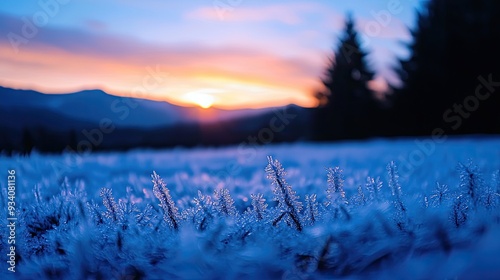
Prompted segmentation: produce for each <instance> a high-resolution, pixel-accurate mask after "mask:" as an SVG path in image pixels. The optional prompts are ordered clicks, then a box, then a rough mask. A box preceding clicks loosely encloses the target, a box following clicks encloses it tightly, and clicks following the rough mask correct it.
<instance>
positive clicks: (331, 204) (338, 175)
mask: <svg viewBox="0 0 500 280" xmlns="http://www.w3.org/2000/svg"><path fill="white" fill-rule="evenodd" d="M327 177H328V180H327V182H328V188H327V189H326V199H327V200H326V202H325V206H326V207H327V208H329V209H331V210H333V218H334V219H338V218H340V217H344V218H345V219H347V220H350V219H351V217H350V214H349V211H348V209H347V205H348V201H347V198H346V195H345V191H344V175H343V174H342V169H340V167H334V168H328V169H327Z"/></svg>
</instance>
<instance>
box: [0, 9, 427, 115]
mask: <svg viewBox="0 0 500 280" xmlns="http://www.w3.org/2000/svg"><path fill="white" fill-rule="evenodd" d="M39 3H46V5H45V6H44V5H40V4H39ZM422 3H423V1H421V0H380V1H378V0H377V1H362V0H351V1H331V0H330V1H327V0H325V1H295V0H293V1H290V0H288V1H261V0H251V1H250V0H220V1H219V0H215V1H214V0H210V1H208V0H205V1H153V0H145V1H144V0H143V1H136V0H109V1H97V0H87V1H78V0H59V1H56V0H41V1H40V2H39V1H16V2H15V3H13V1H8V2H5V1H3V2H2V3H1V4H0V85H2V86H8V87H15V88H24V89H36V90H40V91H44V92H48V93H61V92H71V91H75V90H80V89H90V88H100V89H103V90H106V91H107V92H109V93H112V94H116V95H125V96H136V97H143V98H150V99H156V100H165V101H168V102H171V103H174V104H178V105H199V106H202V107H209V106H211V105H213V106H215V107H219V108H226V109H238V108H256V107H264V106H279V105H285V104H289V103H295V104H297V105H301V106H308V107H310V106H314V105H315V102H316V101H315V99H314V98H313V93H314V91H315V90H317V89H319V88H320V77H321V75H322V74H323V72H324V68H325V65H326V63H327V58H328V57H329V56H330V55H331V53H332V49H333V48H334V47H335V46H336V44H337V42H338V36H339V35H340V34H341V32H342V28H343V24H344V20H345V14H346V13H347V12H348V11H351V12H352V13H353V15H354V18H355V19H356V21H357V27H358V30H359V31H360V32H361V33H362V34H363V36H362V41H363V46H364V47H365V49H368V50H370V51H372V53H371V55H370V56H369V62H370V65H371V66H372V67H373V68H374V69H375V70H376V71H377V73H378V76H377V81H376V82H375V83H374V84H373V85H372V86H373V87H374V88H376V89H383V88H384V85H385V83H384V82H383V81H384V79H387V80H389V81H391V82H395V78H394V74H393V73H391V70H390V69H391V67H392V66H393V65H395V63H396V57H404V56H406V55H408V53H407V50H406V48H405V46H404V44H402V42H408V41H409V40H410V35H409V33H408V30H407V26H410V27H411V26H413V24H414V20H415V10H416V9H418V8H420V7H421V5H422ZM382 10H384V11H385V12H384V15H388V14H390V18H384V17H381V16H380V15H381V13H379V12H380V11H382ZM394 10H395V11H397V13H392V14H391V11H394ZM377 14H378V15H377Z"/></svg>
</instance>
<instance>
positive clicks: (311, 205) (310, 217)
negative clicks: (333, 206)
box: [304, 194, 319, 225]
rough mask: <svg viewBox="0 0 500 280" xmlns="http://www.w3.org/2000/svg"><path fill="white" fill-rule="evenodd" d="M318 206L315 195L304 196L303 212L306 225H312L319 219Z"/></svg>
mask: <svg viewBox="0 0 500 280" xmlns="http://www.w3.org/2000/svg"><path fill="white" fill-rule="evenodd" d="M318 207H319V204H318V202H317V201H316V195H315V194H311V195H306V207H305V211H304V220H305V221H306V224H308V225H314V224H315V223H316V221H318V219H319V208H318Z"/></svg>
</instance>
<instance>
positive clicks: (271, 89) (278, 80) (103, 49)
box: [0, 27, 317, 107]
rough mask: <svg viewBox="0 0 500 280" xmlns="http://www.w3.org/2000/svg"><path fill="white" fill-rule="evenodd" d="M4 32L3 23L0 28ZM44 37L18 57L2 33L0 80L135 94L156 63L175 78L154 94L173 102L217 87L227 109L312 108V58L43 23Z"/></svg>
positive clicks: (45, 87) (315, 69)
mask: <svg viewBox="0 0 500 280" xmlns="http://www.w3.org/2000/svg"><path fill="white" fill-rule="evenodd" d="M5 31H6V30H2V27H0V33H3V32H5ZM38 36H39V37H37V40H33V41H32V42H30V43H29V44H27V45H25V46H23V49H22V51H21V52H20V53H19V54H16V53H14V52H13V49H12V48H11V46H10V43H9V41H8V40H7V39H6V38H5V37H0V60H1V61H3V63H2V64H3V67H5V69H0V73H1V74H2V78H3V79H2V81H1V82H5V83H7V84H12V85H17V84H23V83H26V82H27V81H29V82H30V83H31V84H33V85H35V86H38V87H39V88H41V89H44V90H52V89H56V88H57V89H58V91H59V92H60V91H64V90H71V89H76V88H82V87H85V86H88V85H107V88H110V89H111V90H114V91H115V92H119V93H120V94H129V95H130V94H131V93H132V90H133V88H134V87H136V86H137V85H140V84H141V83H142V81H141V78H142V76H144V75H145V73H146V68H147V67H150V68H155V67H157V66H158V67H159V68H161V72H162V73H163V74H165V76H167V73H168V76H170V78H169V79H168V81H167V82H166V83H165V84H164V85H163V86H162V88H159V89H155V91H152V92H151V93H150V94H151V96H149V97H150V98H154V99H162V98H163V99H166V100H168V101H171V102H174V103H175V102H179V100H182V95H183V94H185V93H187V92H190V91H193V90H196V89H199V88H219V90H220V92H221V94H219V98H220V100H219V101H221V102H220V105H221V106H229V105H230V104H224V101H228V100H230V101H232V105H236V106H242V107H243V106H245V107H252V106H256V104H261V103H263V102H264V103H266V102H271V103H272V102H274V103H275V104H276V102H279V103H282V104H285V103H291V102H294V103H298V104H300V105H304V106H312V105H314V104H313V103H312V102H313V100H312V98H311V96H310V91H311V89H312V88H314V87H315V86H316V83H317V78H316V76H315V74H316V72H317V66H315V65H314V64H312V63H310V62H309V61H306V60H302V59H297V58H294V59H292V58H282V57H279V56H276V55H275V54H272V53H266V52H262V51H256V50H254V49H252V48H251V47H249V48H242V47H240V48H236V47H226V48H220V47H219V48H211V47H207V46H203V45H153V44H147V43H142V42H140V41H136V40H134V39H133V38H126V37H118V36H109V35H108V36H104V35H95V34H93V33H88V32H84V31H76V30H65V29H53V28H45V29H44V30H43V31H41V32H40V34H39V35H38ZM3 67H2V68H3ZM7 69H9V70H8V71H7ZM172 77H175V78H172ZM224 96H225V97H226V98H225V99H224V98H222V97H224Z"/></svg>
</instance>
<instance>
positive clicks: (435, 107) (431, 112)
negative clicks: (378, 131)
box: [392, 0, 500, 135]
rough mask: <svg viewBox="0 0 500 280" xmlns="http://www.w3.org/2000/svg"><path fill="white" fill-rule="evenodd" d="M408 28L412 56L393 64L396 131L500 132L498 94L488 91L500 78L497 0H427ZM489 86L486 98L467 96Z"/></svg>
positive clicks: (418, 132)
mask: <svg viewBox="0 0 500 280" xmlns="http://www.w3.org/2000/svg"><path fill="white" fill-rule="evenodd" d="M411 34H412V36H413V39H412V40H411V43H409V44H408V47H409V49H410V51H411V56H410V57H408V58H405V59H401V60H400V65H399V67H397V69H395V70H396V73H397V74H398V76H399V79H400V80H401V82H402V84H401V85H400V86H395V87H394V94H393V96H392V97H393V98H392V99H393V100H392V102H393V105H394V109H393V111H394V117H393V118H392V119H393V120H394V125H393V128H394V129H395V130H397V133H403V134H426V135H429V134H430V133H431V132H432V131H433V130H434V129H435V128H438V127H439V128H443V129H445V131H446V132H447V133H478V132H481V133H484V132H496V133H498V132H500V116H499V115H498V114H496V108H498V106H499V105H500V98H499V96H498V95H497V94H491V92H492V90H494V89H495V87H496V86H498V81H500V70H499V68H498V64H499V63H500V52H498V49H500V42H499V41H498V40H496V38H498V37H499V36H500V2H498V1H491V0H477V1H476V0H432V1H429V2H428V3H427V6H426V7H425V9H424V10H423V11H421V12H419V13H418V16H417V24H416V27H415V28H414V29H413V30H412V31H411ZM482 81H483V82H482ZM486 81H493V82H490V83H488V82H486ZM485 84H489V85H488V86H487V85H485ZM493 85H496V86H493ZM488 92H490V94H489V95H490V96H489V97H487V102H481V100H478V99H476V101H478V102H479V103H480V104H477V105H476V102H475V101H471V100H470V99H471V98H472V97H473V96H475V95H478V94H479V95H481V96H487V95H488ZM467 100H468V101H469V103H468V104H467V103H466V101H467ZM483 101H484V100H483ZM457 106H458V107H457ZM459 106H462V108H460V107H459ZM467 108H469V109H471V108H473V110H469V109H467ZM492 116H493V117H492Z"/></svg>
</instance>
